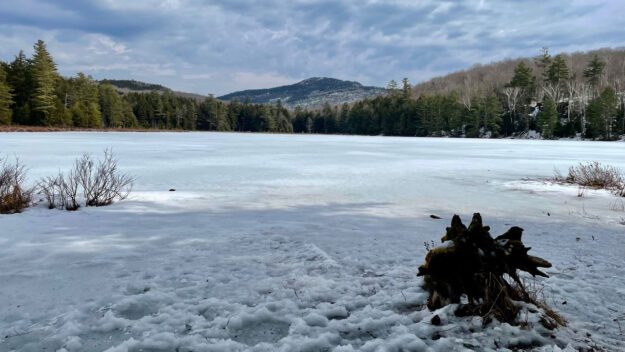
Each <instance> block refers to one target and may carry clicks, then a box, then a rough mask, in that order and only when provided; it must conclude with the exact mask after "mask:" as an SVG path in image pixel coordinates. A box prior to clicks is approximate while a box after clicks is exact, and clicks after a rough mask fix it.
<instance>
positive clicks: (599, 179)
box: [565, 161, 624, 189]
mask: <svg viewBox="0 0 625 352" xmlns="http://www.w3.org/2000/svg"><path fill="white" fill-rule="evenodd" d="M565 181H566V182H568V183H574V184H576V185H580V186H585V187H592V188H604V189H620V188H622V187H623V183H624V179H623V175H622V174H621V171H620V170H619V169H617V168H615V167H613V166H610V165H603V164H601V163H600V162H598V161H591V162H587V163H579V164H578V165H575V166H571V167H570V168H569V173H568V175H567V176H566V179H565Z"/></svg>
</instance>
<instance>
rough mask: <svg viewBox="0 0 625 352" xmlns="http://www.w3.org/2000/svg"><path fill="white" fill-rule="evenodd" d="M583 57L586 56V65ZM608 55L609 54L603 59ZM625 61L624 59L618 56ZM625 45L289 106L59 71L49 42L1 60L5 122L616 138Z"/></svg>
mask: <svg viewBox="0 0 625 352" xmlns="http://www.w3.org/2000/svg"><path fill="white" fill-rule="evenodd" d="M580 56H583V58H584V59H585V60H586V63H585V64H584V65H583V66H580V61H581V60H580ZM606 58H607V60H606ZM615 62H616V63H618V62H621V64H620V66H619V65H618V64H615ZM624 83H625V51H603V52H598V53H594V54H593V55H591V56H588V55H587V54H585V53H584V54H573V55H569V56H567V55H556V56H553V57H552V56H551V55H550V54H549V52H548V50H546V49H545V50H543V52H542V54H541V55H539V56H538V57H536V58H534V60H523V59H519V60H507V61H504V62H501V63H496V64H492V65H489V66H479V65H478V66H476V67H473V68H472V69H470V70H467V71H461V72H457V73H453V74H450V75H447V76H445V77H440V78H436V79H433V80H431V81H428V82H425V83H422V84H418V85H416V86H414V87H412V86H411V85H410V83H409V82H408V80H407V79H404V80H403V82H401V86H400V84H397V83H396V82H395V81H391V82H390V83H389V85H388V87H387V93H386V94H384V95H381V96H378V97H375V98H368V99H364V100H361V101H358V102H355V103H351V104H343V105H341V106H332V105H330V104H327V103H326V104H324V105H323V106H322V107H321V108H318V109H304V108H300V107H297V108H295V109H293V110H289V109H286V108H285V107H284V106H282V104H281V103H280V102H279V101H278V102H277V103H276V104H273V105H262V104H252V103H250V102H248V101H231V102H228V103H225V102H222V101H220V100H217V99H214V98H212V97H208V98H206V99H195V98H190V97H183V96H179V95H176V94H175V93H173V92H171V91H152V92H149V93H146V92H129V93H120V92H118V90H117V89H116V87H114V86H113V85H111V84H108V83H106V82H97V81H95V80H93V79H92V78H91V77H90V76H87V75H85V74H82V73H79V74H77V75H76V76H75V77H69V78H66V77H62V76H61V75H59V73H58V72H57V68H56V64H55V63H54V60H53V58H52V56H51V55H50V53H49V52H48V50H47V48H46V45H45V43H44V42H43V41H41V40H40V41H38V42H37V43H36V44H35V45H34V54H33V56H32V57H31V58H27V57H26V56H25V55H24V53H23V52H20V53H19V54H18V55H17V56H16V57H15V59H14V60H13V61H12V62H8V63H4V62H0V124H11V123H13V124H21V125H42V126H61V127H87V128H155V129H181V130H206V131H240V132H281V133H324V134H333V133H336V134H338V133H340V134H362V135H392V136H454V137H501V136H512V135H523V134H528V133H529V131H532V130H534V131H538V132H540V133H541V134H542V136H543V137H544V138H555V137H574V136H576V135H580V136H582V137H584V138H594V139H614V138H616V137H617V136H619V135H621V134H625V118H624V111H625V103H624V95H623V90H625V89H624V88H625V87H623V84H624Z"/></svg>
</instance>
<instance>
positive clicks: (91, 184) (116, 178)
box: [39, 149, 133, 210]
mask: <svg viewBox="0 0 625 352" xmlns="http://www.w3.org/2000/svg"><path fill="white" fill-rule="evenodd" d="M132 182H133V179H132V177H130V176H129V175H127V174H120V173H119V172H118V170H117V159H116V158H115V157H114V155H113V153H112V152H111V151H110V150H108V149H107V150H105V151H104V158H103V159H102V160H97V162H96V161H94V160H93V158H92V156H91V155H89V154H83V155H82V156H81V157H80V158H78V159H76V161H75V162H74V167H73V168H72V169H71V170H70V171H69V172H68V173H67V174H64V173H62V172H59V174H58V175H57V176H55V177H50V176H49V177H45V178H43V179H42V180H41V181H40V182H39V189H40V191H41V193H42V194H43V195H44V197H45V198H46V201H47V202H48V208H50V209H54V208H58V209H66V210H76V209H78V208H79V207H80V199H79V196H80V193H82V196H83V198H84V199H83V201H84V204H85V206H96V207H98V206H104V205H109V204H111V203H113V201H115V200H122V199H125V198H126V197H128V194H129V193H130V191H131V189H132Z"/></svg>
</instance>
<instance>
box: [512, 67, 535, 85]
mask: <svg viewBox="0 0 625 352" xmlns="http://www.w3.org/2000/svg"><path fill="white" fill-rule="evenodd" d="M535 81H536V78H535V77H534V74H533V73H532V68H531V67H529V66H528V65H527V64H526V63H525V61H521V62H519V64H518V65H517V66H516V67H515V68H514V76H513V77H512V80H511V81H510V86H512V87H519V88H525V89H530V88H532V87H533V85H534V83H535Z"/></svg>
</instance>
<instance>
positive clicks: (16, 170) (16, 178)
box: [0, 159, 32, 214]
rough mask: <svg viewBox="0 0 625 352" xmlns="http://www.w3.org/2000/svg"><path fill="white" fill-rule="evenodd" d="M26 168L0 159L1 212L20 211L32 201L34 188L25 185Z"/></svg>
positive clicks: (16, 162)
mask: <svg viewBox="0 0 625 352" xmlns="http://www.w3.org/2000/svg"><path fill="white" fill-rule="evenodd" d="M25 179H26V168H25V167H24V165H22V164H20V162H19V160H18V159H16V160H15V162H14V163H9V162H7V161H6V160H1V159H0V214H12V213H20V212H21V211H22V210H24V209H25V208H28V206H30V204H31V202H32V190H31V189H29V188H27V187H25V186H24V181H25Z"/></svg>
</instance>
